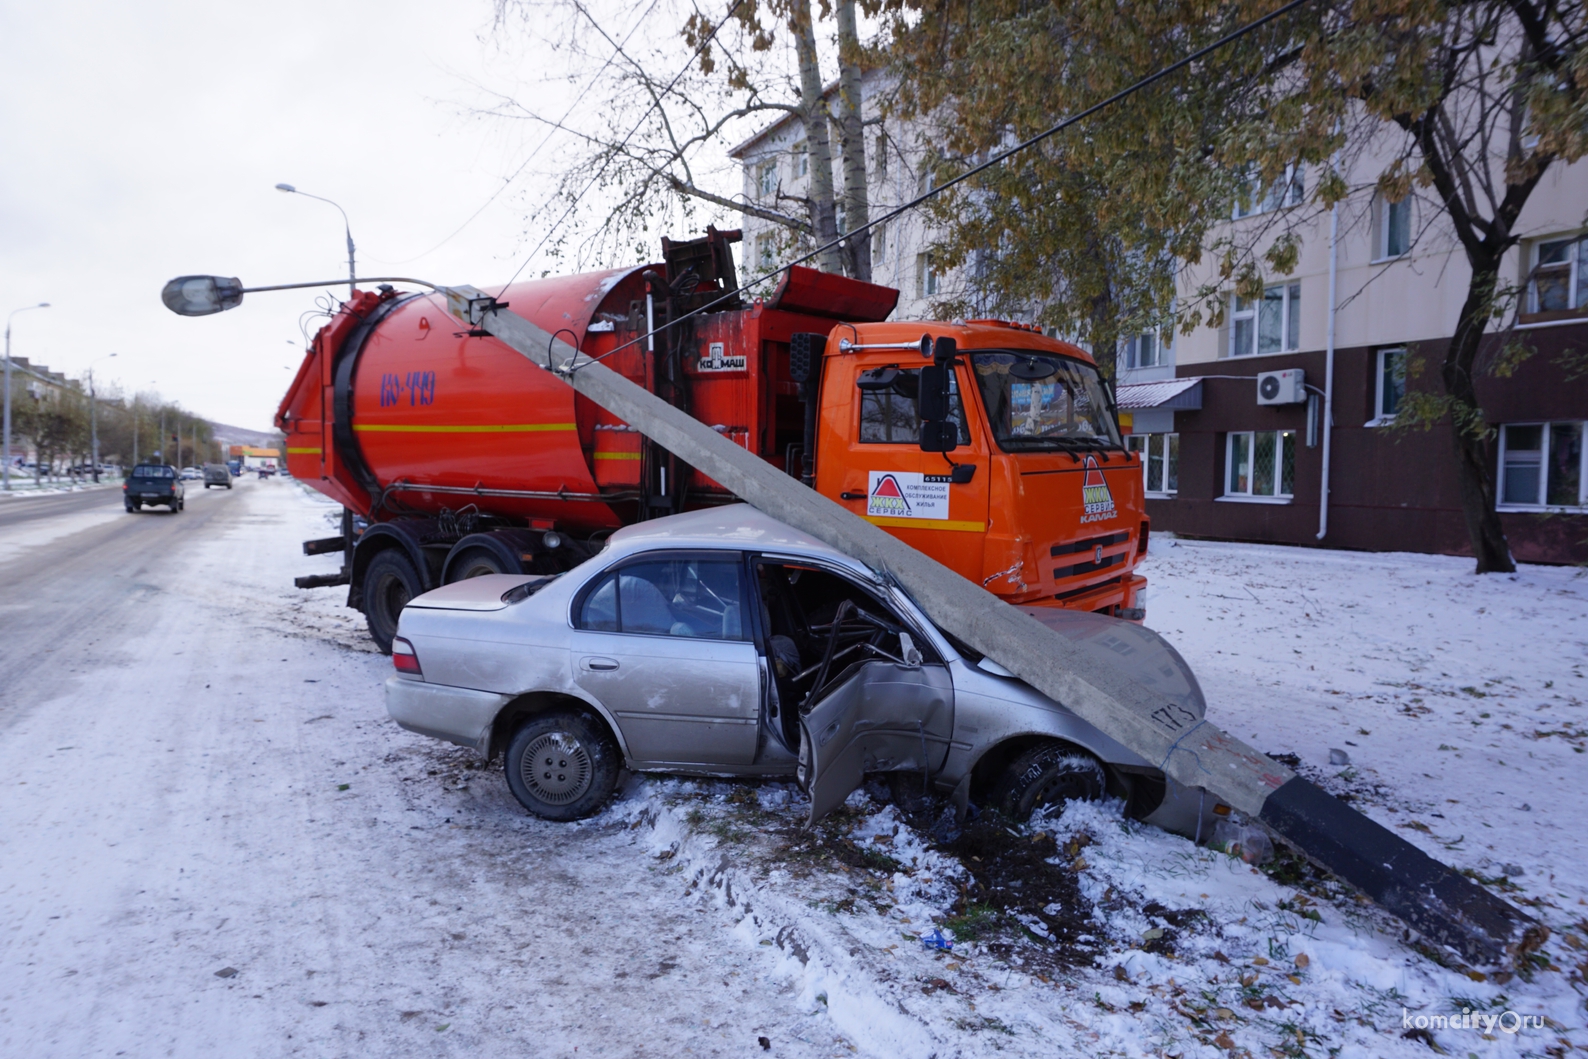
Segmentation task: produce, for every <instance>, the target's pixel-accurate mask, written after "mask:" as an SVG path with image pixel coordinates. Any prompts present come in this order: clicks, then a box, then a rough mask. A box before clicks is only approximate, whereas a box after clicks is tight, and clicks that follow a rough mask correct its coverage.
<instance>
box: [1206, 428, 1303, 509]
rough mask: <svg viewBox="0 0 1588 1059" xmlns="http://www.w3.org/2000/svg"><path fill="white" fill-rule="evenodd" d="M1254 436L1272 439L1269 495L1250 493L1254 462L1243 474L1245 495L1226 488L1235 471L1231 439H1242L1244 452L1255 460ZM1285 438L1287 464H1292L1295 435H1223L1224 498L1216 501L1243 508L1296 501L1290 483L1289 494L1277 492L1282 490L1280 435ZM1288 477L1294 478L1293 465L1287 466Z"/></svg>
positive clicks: (1278, 432) (1276, 432)
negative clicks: (1286, 440)
mask: <svg viewBox="0 0 1588 1059" xmlns="http://www.w3.org/2000/svg"><path fill="white" fill-rule="evenodd" d="M1258 434H1273V435H1274V492H1273V494H1272V495H1270V494H1267V493H1254V492H1252V485H1253V484H1254V483H1255V482H1256V481H1257V475H1256V473H1255V471H1256V467H1255V462H1254V465H1253V466H1252V467H1250V468H1248V470H1247V473H1246V491H1245V492H1236V491H1235V490H1233V489H1231V488H1230V484H1231V482H1230V480H1231V478H1232V477H1233V475H1234V470H1235V439H1236V438H1238V437H1241V438H1245V439H1246V451H1247V452H1248V453H1249V454H1251V455H1252V456H1253V457H1255V456H1256V453H1257V435H1258ZM1286 434H1289V435H1290V453H1291V460H1292V461H1294V460H1295V458H1296V437H1297V432H1296V431H1294V430H1232V431H1230V432H1229V433H1228V434H1226V435H1225V437H1224V495H1222V496H1220V497H1219V498H1218V499H1220V500H1233V501H1236V502H1238V503H1244V504H1288V503H1290V502H1291V501H1292V500H1294V499H1295V497H1296V494H1295V492H1294V490H1295V482H1294V481H1292V482H1291V490H1292V491H1291V492H1289V493H1281V492H1280V491H1279V490H1280V489H1281V488H1282V483H1283V482H1284V469H1285V443H1284V435H1286ZM1291 474H1292V475H1294V474H1295V464H1294V462H1292V464H1291Z"/></svg>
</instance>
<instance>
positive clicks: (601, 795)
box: [505, 710, 622, 820]
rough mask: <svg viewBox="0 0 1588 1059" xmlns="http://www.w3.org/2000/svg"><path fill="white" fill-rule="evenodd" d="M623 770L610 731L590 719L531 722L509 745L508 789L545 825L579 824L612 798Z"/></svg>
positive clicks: (560, 713) (574, 716)
mask: <svg viewBox="0 0 1588 1059" xmlns="http://www.w3.org/2000/svg"><path fill="white" fill-rule="evenodd" d="M621 764H622V762H621V761H620V759H619V755H618V748H617V747H616V746H615V745H614V744H613V742H612V738H611V736H609V735H608V734H607V731H606V726H605V725H603V724H602V723H601V722H600V721H598V720H597V719H595V718H594V717H591V716H590V715H589V714H587V713H583V712H576V711H573V710H557V711H553V712H551V713H542V714H539V715H537V716H535V717H531V718H530V719H529V720H528V721H527V722H525V724H524V725H523V727H521V728H519V730H518V731H517V732H515V733H514V734H513V740H512V742H510V743H508V745H507V760H506V762H505V765H506V772H507V786H508V788H509V789H510V790H511V791H512V792H513V797H515V798H517V799H518V803H519V804H520V805H522V806H523V807H524V808H525V809H528V810H529V811H530V812H531V813H534V814H535V815H536V816H539V817H542V818H543V819H546V820H578V819H579V818H580V817H584V816H589V815H590V814H591V813H593V812H595V811H596V810H597V809H599V808H601V806H602V805H603V804H604V803H605V802H606V800H607V799H608V798H609V797H611V795H612V791H613V789H614V788H615V787H616V786H617V780H618V767H619V766H620V765H621Z"/></svg>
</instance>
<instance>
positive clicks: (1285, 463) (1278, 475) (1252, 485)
mask: <svg viewBox="0 0 1588 1059" xmlns="http://www.w3.org/2000/svg"><path fill="white" fill-rule="evenodd" d="M1225 467H1226V469H1227V474H1226V475H1225V482H1224V495H1225V496H1236V497H1245V496H1254V497H1273V498H1275V499H1289V498H1290V497H1291V496H1292V495H1293V494H1294V492H1295V487H1296V432H1295V431H1294V430H1256V431H1250V430H1249V431H1244V432H1241V433H1232V434H1230V435H1229V439H1228V441H1227V442H1226V443H1225Z"/></svg>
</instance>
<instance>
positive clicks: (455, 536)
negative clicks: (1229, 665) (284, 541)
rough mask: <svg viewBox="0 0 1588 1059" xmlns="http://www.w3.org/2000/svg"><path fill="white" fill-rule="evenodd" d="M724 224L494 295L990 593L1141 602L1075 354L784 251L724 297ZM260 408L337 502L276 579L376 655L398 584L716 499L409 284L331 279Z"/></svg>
mask: <svg viewBox="0 0 1588 1059" xmlns="http://www.w3.org/2000/svg"><path fill="white" fill-rule="evenodd" d="M737 239H738V233H737V232H718V231H715V230H712V229H708V233H707V235H706V236H705V237H704V238H700V239H695V240H689V241H684V242H675V241H671V240H663V261H662V262H660V263H657V264H652V265H642V266H636V267H632V268H624V269H617V270H612V271H606V272H595V273H586V274H582V275H574V276H563V277H553V278H548V279H542V280H535V281H530V282H525V283H517V284H513V285H511V286H508V287H507V288H505V289H504V290H503V291H502V292H501V294H500V295H499V299H500V301H501V302H503V303H505V304H506V305H507V306H508V308H509V310H510V311H511V312H513V313H516V314H518V315H520V316H523V317H524V318H526V319H528V320H530V321H532V322H533V323H535V324H537V325H538V326H540V327H542V328H544V329H545V330H546V331H548V332H551V333H553V334H555V335H556V336H557V337H559V338H562V339H565V340H567V341H568V342H569V343H570V344H573V345H575V346H577V347H578V348H579V349H580V350H581V351H582V352H583V353H585V354H587V355H589V356H592V357H600V358H603V360H602V362H603V363H604V364H605V365H606V366H607V367H609V368H611V369H612V370H614V371H617V372H619V373H621V374H622V375H624V376H626V377H628V378H629V379H631V380H632V381H634V382H636V383H638V384H640V385H642V386H644V387H645V388H646V389H648V390H650V391H651V392H653V393H655V394H657V395H658V396H659V397H661V398H663V399H664V400H666V401H668V402H669V403H670V404H672V405H674V406H676V407H678V408H679V409H681V410H683V411H685V412H687V413H688V414H690V415H691V416H693V417H694V418H696V419H698V420H700V421H701V422H704V423H706V424H709V425H710V426H711V427H712V428H713V429H714V430H716V431H717V432H718V433H720V434H722V435H724V436H726V437H727V438H729V439H731V440H732V441H733V442H735V443H736V444H738V445H741V446H743V447H744V448H746V449H748V450H750V451H751V452H754V453H756V454H757V455H759V456H760V457H762V458H763V459H765V460H767V461H768V462H769V463H771V464H772V465H774V466H776V467H779V468H781V469H782V470H784V471H785V472H786V473H788V474H789V475H791V476H794V477H796V478H799V479H801V480H802V481H804V482H805V483H806V484H808V485H810V486H811V487H812V488H814V489H816V490H818V491H819V492H821V493H822V494H823V495H825V496H827V497H829V498H831V499H833V500H835V501H838V502H840V503H842V504H843V505H844V506H846V507H848V508H849V509H850V510H852V511H854V512H855V513H856V514H858V515H861V516H863V517H864V518H866V519H867V520H869V521H871V522H872V523H874V524H876V525H878V526H880V527H882V528H884V529H886V530H887V531H888V532H890V533H892V534H894V535H895V536H897V537H898V538H900V539H901V540H903V541H904V542H906V543H908V544H910V545H911V546H913V547H915V548H917V549H919V550H920V551H921V552H924V553H925V554H927V555H929V556H931V557H932V558H934V559H936V560H937V561H939V562H941V563H943V564H944V565H946V566H948V567H949V568H951V569H953V570H955V571H956V572H958V573H960V574H961V575H963V576H965V577H966V578H968V579H970V580H972V581H974V582H976V583H977V584H981V585H983V586H985V587H986V588H987V589H988V590H989V591H991V592H993V593H995V594H997V595H998V596H1000V597H1002V598H1003V599H1005V600H1007V601H1008V602H1010V603H1013V604H1020V605H1026V606H1047V607H1060V608H1066V609H1073V610H1079V611H1085V612H1091V613H1101V614H1107V615H1110V616H1114V617H1120V618H1126V619H1131V620H1138V621H1139V620H1140V619H1141V618H1142V617H1143V615H1144V606H1145V588H1146V581H1145V579H1144V578H1142V577H1141V576H1140V575H1139V574H1137V573H1136V567H1137V565H1138V563H1139V562H1140V561H1141V559H1142V558H1143V556H1144V555H1145V553H1146V550H1147V542H1148V525H1147V519H1146V516H1145V513H1144V505H1143V496H1142V494H1143V482H1142V473H1141V464H1140V462H1139V460H1140V457H1139V456H1138V455H1137V454H1134V453H1131V452H1128V451H1126V450H1125V448H1124V446H1123V444H1122V442H1121V438H1120V435H1119V429H1118V426H1117V423H1116V415H1115V411H1114V408H1113V403H1112V397H1111V395H1110V392H1109V390H1108V388H1107V387H1106V386H1105V385H1104V383H1103V382H1102V380H1101V379H1100V378H1099V375H1098V371H1097V368H1096V365H1095V364H1094V363H1093V361H1092V359H1091V357H1090V356H1088V355H1087V354H1086V353H1085V352H1084V351H1082V350H1081V349H1079V348H1077V347H1075V346H1073V345H1070V344H1067V343H1064V342H1060V341H1057V340H1055V339H1052V338H1049V337H1047V336H1045V335H1043V334H1041V333H1040V332H1039V331H1037V330H1036V329H1034V328H1031V327H1028V326H1025V325H1021V324H1015V323H1009V322H1004V321H997V320H970V321H953V322H943V321H890V320H889V319H888V317H889V316H890V315H891V314H892V312H893V309H894V307H895V305H896V304H897V302H898V297H899V292H898V291H896V290H893V289H892V288H888V287H883V286H878V285H876V284H871V283H862V282H859V281H857V280H852V279H848V278H845V277H842V276H835V275H830V274H826V273H821V272H817V271H814V270H811V269H806V268H800V267H795V268H791V269H789V270H788V271H787V272H785V273H784V274H783V277H782V279H781V282H779V283H778V285H777V287H776V289H775V290H774V291H772V292H771V293H770V294H769V296H767V297H765V298H764V299H763V298H754V299H752V298H750V297H748V296H747V295H746V294H745V293H744V292H743V291H741V290H740V289H739V287H738V281H737V276H736V272H735V269H734V263H733V257H732V252H731V243H732V242H733V241H736V240H737ZM701 309H705V311H702V312H698V313H695V311H696V310H701ZM691 313H694V315H689V314H691ZM669 322H672V326H665V325H668V324H669ZM276 423H277V426H279V427H280V428H281V429H282V430H283V431H284V432H285V433H286V435H287V443H286V448H287V452H286V464H287V467H288V469H289V470H290V472H291V474H292V475H293V476H294V477H296V478H298V479H300V480H302V481H304V482H306V483H308V484H309V485H311V486H313V487H314V488H316V489H318V490H320V491H321V492H323V493H325V494H326V495H327V496H329V497H331V498H332V499H334V500H336V501H338V502H339V503H340V504H342V505H343V507H344V509H345V510H344V515H343V520H342V533H341V534H340V535H339V536H335V537H328V538H324V539H321V540H316V541H308V542H306V543H305V545H304V550H305V552H306V553H308V554H325V553H331V552H340V553H342V555H343V565H342V568H341V570H340V571H339V572H337V573H335V574H326V575H318V576H311V577H303V578H299V579H298V584H299V586H300V587H305V588H310V587H318V586H322V585H342V584H345V585H347V586H348V588H349V593H348V603H349V605H350V606H354V607H357V608H359V609H361V610H362V611H363V612H364V613H365V615H366V617H367V619H368V623H369V630H370V634H371V636H372V637H373V638H374V640H375V641H376V643H377V644H379V646H380V647H381V649H382V650H384V651H390V649H391V642H392V637H393V636H394V635H395V633H396V629H397V619H398V616H399V614H400V612H401V610H402V608H403V606H404V605H405V604H406V603H407V602H408V601H409V600H410V599H412V598H414V597H415V596H418V595H420V594H421V593H423V592H426V591H429V590H431V589H433V588H436V587H439V586H441V585H444V584H449V583H452V582H455V581H459V580H462V579H464V578H469V577H475V576H479V575H482V574H525V573H544V574H551V573H558V572H561V571H564V570H567V569H570V568H571V567H573V566H575V565H577V564H578V563H580V562H582V561H583V560H584V559H586V558H588V557H589V556H590V555H592V554H594V552H595V551H597V550H599V548H600V545H601V542H602V541H603V540H604V539H605V537H606V536H607V535H609V534H610V533H612V532H613V531H614V530H617V529H619V528H621V527H623V526H626V525H632V524H634V523H638V522H642V521H645V520H648V519H651V518H656V517H659V516H664V515H669V514H675V513H678V512H682V511H686V510H695V509H700V508H705V507H710V506H713V505H719V504H727V503H732V502H734V500H735V498H734V497H733V496H732V495H731V494H730V493H729V492H728V491H727V490H725V489H723V488H722V487H721V486H720V485H718V484H717V483H716V482H714V481H713V480H712V479H711V478H710V477H708V476H707V475H705V474H703V473H701V472H700V471H698V470H695V469H694V468H691V467H689V466H687V465H685V464H683V463H682V462H681V461H679V460H678V459H677V458H676V457H674V456H672V455H671V454H669V453H668V452H667V451H666V450H664V449H662V448H661V447H660V446H658V445H656V444H654V443H653V442H650V441H649V440H648V439H647V438H646V437H645V436H644V435H642V434H641V433H639V432H638V431H637V430H635V429H634V428H633V427H631V426H630V425H628V424H627V423H624V422H622V421H620V420H619V419H617V418H616V417H615V416H613V415H611V414H610V413H608V412H606V411H604V410H603V409H602V408H600V407H598V406H597V405H596V404H594V403H593V402H591V401H589V400H587V399H585V398H584V397H581V396H579V395H577V394H576V393H575V392H574V391H573V390H572V389H571V388H570V387H568V386H566V385H564V384H563V383H562V382H561V381H560V380H558V379H556V378H555V377H553V376H552V374H551V373H549V372H547V371H546V370H544V369H542V368H540V367H538V366H536V365H534V364H532V363H531V362H530V361H529V360H527V359H526V358H525V357H523V356H521V355H520V354H518V353H517V352H514V351H513V350H512V349H510V348H508V347H507V346H506V345H504V344H503V343H501V342H500V341H498V340H497V339H495V338H493V337H491V336H490V335H489V334H487V333H485V332H483V331H474V330H469V329H467V328H466V327H464V325H461V324H460V323H459V322H458V321H457V320H456V319H455V318H454V317H453V316H451V315H449V314H448V312H447V311H446V308H445V305H444V303H443V302H442V301H441V300H440V299H439V298H438V297H437V296H436V295H433V294H428V293H426V294H405V293H400V292H398V291H396V290H394V289H392V288H391V287H386V286H383V287H381V288H380V289H379V290H375V291H359V292H358V293H357V294H355V295H354V296H353V297H352V298H351V299H350V300H349V301H347V302H346V303H345V304H344V305H343V306H342V307H341V309H340V310H339V311H338V312H337V313H336V314H335V315H334V316H333V317H332V319H331V322H330V323H329V324H327V325H326V326H325V327H324V328H322V329H321V330H320V332H319V333H318V334H317V335H316V336H315V339H314V342H313V343H312V345H311V346H310V348H309V350H308V353H307V354H306V356H305V358H304V361H303V363H302V365H301V366H300V368H299V370H298V373H297V376H296V378H295V379H294V380H293V383H292V386H291V388H290V389H289V390H288V392H287V394H286V396H285V398H283V400H282V402H281V406H280V409H279V410H278V412H277V416H276Z"/></svg>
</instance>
